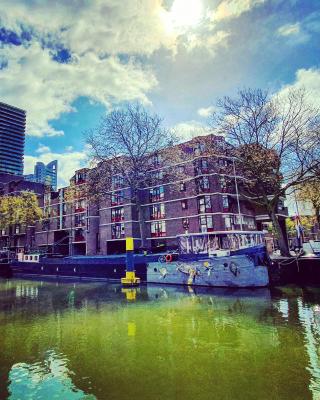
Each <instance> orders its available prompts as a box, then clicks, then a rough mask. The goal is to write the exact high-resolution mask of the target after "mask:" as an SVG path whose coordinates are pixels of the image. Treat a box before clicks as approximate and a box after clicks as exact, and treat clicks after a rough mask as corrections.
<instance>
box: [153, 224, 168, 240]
mask: <svg viewBox="0 0 320 400" xmlns="http://www.w3.org/2000/svg"><path fill="white" fill-rule="evenodd" d="M163 236H166V223H165V221H154V222H151V237H163Z"/></svg>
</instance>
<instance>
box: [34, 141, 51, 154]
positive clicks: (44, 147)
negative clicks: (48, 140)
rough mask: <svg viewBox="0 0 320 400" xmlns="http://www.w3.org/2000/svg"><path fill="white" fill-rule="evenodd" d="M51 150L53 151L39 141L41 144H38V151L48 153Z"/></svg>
mask: <svg viewBox="0 0 320 400" xmlns="http://www.w3.org/2000/svg"><path fill="white" fill-rule="evenodd" d="M49 151H51V150H50V147H48V146H45V145H44V144H42V143H39V146H38V148H37V150H36V152H37V153H48V152H49Z"/></svg>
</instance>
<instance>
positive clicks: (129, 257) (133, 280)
mask: <svg viewBox="0 0 320 400" xmlns="http://www.w3.org/2000/svg"><path fill="white" fill-rule="evenodd" d="M133 250H134V241H133V238H132V237H128V238H126V267H127V269H126V276H125V278H121V283H122V284H123V285H126V286H134V285H139V283H140V278H138V277H137V276H136V273H135V271H134V258H133Z"/></svg>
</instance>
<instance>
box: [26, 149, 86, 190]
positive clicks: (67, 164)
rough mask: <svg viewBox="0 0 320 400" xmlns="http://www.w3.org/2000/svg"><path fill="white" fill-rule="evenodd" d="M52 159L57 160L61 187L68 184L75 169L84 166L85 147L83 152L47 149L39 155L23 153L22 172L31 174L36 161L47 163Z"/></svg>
mask: <svg viewBox="0 0 320 400" xmlns="http://www.w3.org/2000/svg"><path fill="white" fill-rule="evenodd" d="M52 160H58V186H59V187H63V186H67V185H68V184H69V179H70V178H71V177H72V176H73V175H74V172H75V171H76V170H77V169H80V168H82V167H84V166H86V164H87V160H88V154H87V150H86V149H85V150H84V151H83V152H80V151H74V152H69V153H65V154H63V153H54V152H51V151H48V152H43V153H41V154H40V155H39V157H33V156H29V155H25V156H24V174H32V173H33V169H34V165H35V164H36V162H37V161H42V162H43V163H45V164H48V163H49V162H50V161H52Z"/></svg>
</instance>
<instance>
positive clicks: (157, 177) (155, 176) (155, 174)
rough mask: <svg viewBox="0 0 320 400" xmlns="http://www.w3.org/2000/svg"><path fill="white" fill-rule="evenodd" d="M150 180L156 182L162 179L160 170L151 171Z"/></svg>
mask: <svg viewBox="0 0 320 400" xmlns="http://www.w3.org/2000/svg"><path fill="white" fill-rule="evenodd" d="M151 178H152V180H153V181H158V180H161V179H163V171H162V170H161V169H159V170H158V171H152V172H151Z"/></svg>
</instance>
